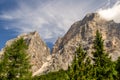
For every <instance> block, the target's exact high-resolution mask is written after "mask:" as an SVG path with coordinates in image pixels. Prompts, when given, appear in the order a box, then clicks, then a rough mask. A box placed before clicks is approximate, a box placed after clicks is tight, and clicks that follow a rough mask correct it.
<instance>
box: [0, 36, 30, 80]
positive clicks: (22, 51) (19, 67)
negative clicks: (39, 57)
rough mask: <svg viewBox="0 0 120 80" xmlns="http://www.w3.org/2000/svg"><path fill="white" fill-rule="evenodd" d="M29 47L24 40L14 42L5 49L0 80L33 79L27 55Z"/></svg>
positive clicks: (0, 69)
mask: <svg viewBox="0 0 120 80" xmlns="http://www.w3.org/2000/svg"><path fill="white" fill-rule="evenodd" d="M26 49H27V45H26V44H25V42H24V40H23V38H20V39H19V40H17V41H14V42H13V44H11V45H10V46H7V47H6V48H5V52H4V56H3V59H2V60H1V62H0V79H2V80H26V79H28V78H29V80H30V77H31V72H30V68H31V66H30V64H29V63H30V62H29V57H28V55H27V54H26Z"/></svg>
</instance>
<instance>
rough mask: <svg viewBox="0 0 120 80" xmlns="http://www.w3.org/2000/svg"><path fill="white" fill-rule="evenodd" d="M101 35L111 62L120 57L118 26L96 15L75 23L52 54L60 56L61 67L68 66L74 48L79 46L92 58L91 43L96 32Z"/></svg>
mask: <svg viewBox="0 0 120 80" xmlns="http://www.w3.org/2000/svg"><path fill="white" fill-rule="evenodd" d="M97 30H99V31H100V32H101V33H102V36H103V39H104V46H105V49H106V51H107V52H108V53H109V55H110V56H111V58H112V60H117V58H118V57H119V56H120V35H119V34H120V24H119V23H115V22H114V21H113V20H112V21H107V20H105V19H103V18H101V17H100V15H99V14H98V13H90V14H87V15H86V16H85V17H84V18H83V20H81V21H77V22H75V23H74V24H73V25H72V26H71V28H70V29H69V30H68V32H67V33H66V34H65V35H64V36H63V37H62V38H61V39H58V40H57V42H56V43H55V46H54V47H53V54H60V55H61V56H62V61H63V63H64V64H63V66H65V64H70V63H71V61H72V60H73V58H74V53H75V50H76V48H77V47H78V46H79V45H81V46H82V47H83V48H84V50H86V51H87V53H88V56H90V57H92V54H91V53H92V51H93V42H94V39H95V34H96V31H97ZM66 66H67V65H66Z"/></svg>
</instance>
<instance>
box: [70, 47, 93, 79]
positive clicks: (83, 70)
mask: <svg viewBox="0 0 120 80" xmlns="http://www.w3.org/2000/svg"><path fill="white" fill-rule="evenodd" d="M86 56H87V53H86V52H85V51H84V50H83V49H82V48H81V46H79V47H78V48H77V50H76V55H75V58H74V60H73V63H72V66H71V67H69V69H68V76H69V79H70V80H91V75H92V74H91V68H92V65H91V64H90V63H91V60H90V59H89V57H88V58H86ZM85 59H86V60H85Z"/></svg>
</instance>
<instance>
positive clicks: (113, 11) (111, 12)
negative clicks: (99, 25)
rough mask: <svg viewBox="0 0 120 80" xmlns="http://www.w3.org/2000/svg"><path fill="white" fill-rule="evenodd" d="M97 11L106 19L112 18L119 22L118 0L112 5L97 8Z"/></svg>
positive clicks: (119, 5) (119, 7)
mask: <svg viewBox="0 0 120 80" xmlns="http://www.w3.org/2000/svg"><path fill="white" fill-rule="evenodd" d="M98 13H99V14H100V16H101V17H102V18H104V19H106V20H114V21H115V22H117V23H120V1H119V0H118V1H117V2H116V3H115V4H114V5H113V6H112V7H108V8H105V9H99V10H98Z"/></svg>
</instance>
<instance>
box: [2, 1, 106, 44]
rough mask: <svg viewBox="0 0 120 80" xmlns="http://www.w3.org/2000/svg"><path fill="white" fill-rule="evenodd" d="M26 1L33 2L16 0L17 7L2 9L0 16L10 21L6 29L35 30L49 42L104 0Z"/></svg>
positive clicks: (99, 5) (21, 31)
mask: <svg viewBox="0 0 120 80" xmlns="http://www.w3.org/2000/svg"><path fill="white" fill-rule="evenodd" d="M28 1H29V2H30V1H32V3H33V4H32V3H31V4H32V5H31V4H28V3H26V2H24V0H21V1H19V2H18V3H19V7H18V9H15V10H12V9H11V10H9V11H4V12H3V13H2V15H0V18H3V19H5V20H6V19H10V20H11V21H12V23H10V24H8V25H6V26H7V29H15V30H16V31H17V32H18V33H24V32H31V31H34V30H37V31H39V32H40V35H41V37H42V38H43V39H45V40H47V41H48V40H50V41H51V42H54V41H55V39H57V38H58V37H59V36H62V35H63V34H64V33H65V32H66V31H67V30H68V29H69V28H70V26H71V24H73V23H74V22H75V21H77V20H80V19H81V18H83V16H84V15H85V14H86V13H88V12H93V11H95V10H96V9H97V8H99V7H101V5H103V3H104V0H101V1H100V2H99V1H96V0H89V1H88V0H84V1H83V0H47V1H46V2H41V0H36V2H35V1H33V0H28ZM42 1H44V0H42ZM8 26H9V27H8Z"/></svg>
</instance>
